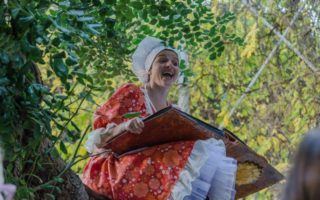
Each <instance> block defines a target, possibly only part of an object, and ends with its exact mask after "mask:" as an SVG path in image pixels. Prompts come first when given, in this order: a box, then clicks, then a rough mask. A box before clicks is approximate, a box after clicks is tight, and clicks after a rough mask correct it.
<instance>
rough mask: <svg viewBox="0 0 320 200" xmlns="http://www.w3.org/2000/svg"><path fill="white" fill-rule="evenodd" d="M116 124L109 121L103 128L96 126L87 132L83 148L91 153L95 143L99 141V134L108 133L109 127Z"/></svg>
mask: <svg viewBox="0 0 320 200" xmlns="http://www.w3.org/2000/svg"><path fill="white" fill-rule="evenodd" d="M115 126H116V124H115V123H109V124H107V126H106V127H105V128H98V129H96V130H94V131H91V132H90V133H89V136H88V139H87V142H86V144H85V145H84V146H85V148H86V149H87V151H88V152H89V153H92V152H93V151H94V150H95V149H97V147H96V145H98V144H100V143H101V135H104V134H108V133H109V132H110V129H112V128H114V127H115Z"/></svg>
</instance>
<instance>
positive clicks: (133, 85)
mask: <svg viewBox="0 0 320 200" xmlns="http://www.w3.org/2000/svg"><path fill="white" fill-rule="evenodd" d="M139 88H140V87H139V86H138V85H136V84H134V83H125V84H123V85H121V86H120V87H119V88H118V90H121V89H122V90H123V89H127V90H129V89H134V90H137V89H139Z"/></svg>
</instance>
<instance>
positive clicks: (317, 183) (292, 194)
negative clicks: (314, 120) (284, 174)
mask: <svg viewBox="0 0 320 200" xmlns="http://www.w3.org/2000/svg"><path fill="white" fill-rule="evenodd" d="M319 198H320V129H315V130H313V131H311V132H309V133H308V134H307V135H306V136H305V137H304V139H303V141H302V142H301V144H300V146H299V149H298V152H297V154H296V157H295V160H294V163H293V168H292V170H291V172H290V174H289V177H288V182H287V187H286V190H285V193H284V200H317V199H319Z"/></svg>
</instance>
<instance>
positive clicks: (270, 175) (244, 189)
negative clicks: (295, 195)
mask: <svg viewBox="0 0 320 200" xmlns="http://www.w3.org/2000/svg"><path fill="white" fill-rule="evenodd" d="M144 123H145V127H144V128H143V132H142V133H141V134H133V133H130V132H123V133H121V134H119V135H117V136H116V137H114V138H112V139H110V140H109V141H108V142H107V144H106V146H105V148H107V149H111V150H112V151H113V152H114V153H115V154H116V155H118V156H121V155H125V154H129V153H132V152H136V151H139V150H141V149H143V148H146V147H150V146H154V145H159V144H164V143H168V142H175V141H181V140H199V139H200V140H205V139H209V138H216V139H222V140H223V141H224V143H225V145H226V150H227V156H229V157H232V158H234V159H236V160H237V162H238V170H237V177H236V191H237V193H236V198H243V197H245V196H247V195H249V194H252V193H255V192H257V191H259V190H261V189H264V188H266V187H268V186H271V185H273V184H275V183H277V182H278V181H280V180H282V179H283V175H282V174H280V173H279V172H278V171H277V170H276V169H275V168H273V167H272V166H271V165H270V164H268V162H267V160H266V159H265V158H264V157H262V156H259V155H258V154H256V153H255V152H254V151H253V150H251V149H250V148H249V147H248V146H247V145H246V144H245V143H244V142H242V141H241V140H240V139H239V138H238V137H237V136H235V135H234V134H233V133H232V132H231V131H229V130H227V129H224V130H220V129H218V128H216V127H214V126H211V125H209V124H207V123H205V122H203V121H201V120H199V119H196V118H194V117H192V116H191V115H189V114H187V113H184V112H182V111H180V110H178V109H176V108H173V107H167V108H164V109H162V110H160V111H158V112H156V113H155V114H153V115H151V116H149V117H147V118H145V119H144Z"/></svg>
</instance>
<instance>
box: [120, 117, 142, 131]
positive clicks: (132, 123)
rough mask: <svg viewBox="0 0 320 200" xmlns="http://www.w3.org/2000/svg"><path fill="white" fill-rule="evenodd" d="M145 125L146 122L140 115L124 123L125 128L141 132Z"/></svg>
mask: <svg viewBox="0 0 320 200" xmlns="http://www.w3.org/2000/svg"><path fill="white" fill-rule="evenodd" d="M143 127H144V123H143V121H142V119H141V118H140V117H135V118H133V119H130V120H129V121H127V122H125V123H124V129H125V130H126V131H129V132H131V133H136V134H140V133H141V132H142V129H143Z"/></svg>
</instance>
